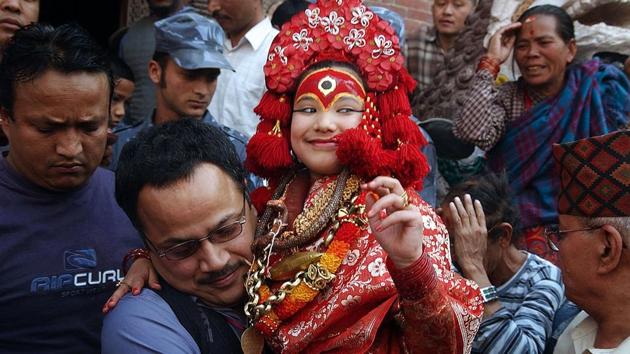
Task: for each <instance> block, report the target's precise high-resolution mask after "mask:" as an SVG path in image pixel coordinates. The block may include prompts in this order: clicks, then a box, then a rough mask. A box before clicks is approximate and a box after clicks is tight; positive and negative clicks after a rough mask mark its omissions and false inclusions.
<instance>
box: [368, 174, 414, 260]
mask: <svg viewBox="0 0 630 354" xmlns="http://www.w3.org/2000/svg"><path fill="white" fill-rule="evenodd" d="M361 188H363V189H364V190H368V191H371V192H372V193H369V194H368V196H367V198H366V204H367V210H368V214H367V216H368V219H369V222H370V228H371V229H372V233H373V234H374V237H375V238H376V240H377V241H378V242H379V243H380V245H381V247H383V249H384V250H385V252H387V254H388V255H389V257H390V259H391V260H392V262H393V263H394V265H395V266H396V268H398V269H403V268H406V267H408V266H410V265H411V264H413V263H414V262H415V261H417V260H418V258H420V256H422V239H423V237H424V236H423V232H424V227H423V220H422V215H421V214H420V211H419V210H418V208H417V207H416V206H414V205H410V204H409V202H408V197H407V198H405V197H404V196H405V195H406V194H404V193H406V192H405V189H404V188H403V187H402V186H401V184H400V182H399V181H398V180H397V179H395V178H392V177H383V176H380V177H376V178H375V179H374V180H372V181H371V182H369V183H366V184H364V185H362V186H361Z"/></svg>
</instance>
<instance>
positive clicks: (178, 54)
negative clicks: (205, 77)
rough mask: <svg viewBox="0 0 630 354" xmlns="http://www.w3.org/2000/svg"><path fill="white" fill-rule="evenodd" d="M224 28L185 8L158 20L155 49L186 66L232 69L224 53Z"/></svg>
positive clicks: (185, 67) (178, 63)
mask: <svg viewBox="0 0 630 354" xmlns="http://www.w3.org/2000/svg"><path fill="white" fill-rule="evenodd" d="M223 38H224V34H223V29H221V26H219V24H218V23H217V22H216V21H214V20H211V19H209V18H207V17H205V16H203V15H200V14H198V13H196V12H195V11H194V10H193V9H192V8H189V7H187V8H184V9H182V10H181V11H179V12H177V13H176V14H174V15H172V16H170V17H167V18H165V19H163V20H160V21H157V22H156V23H155V51H156V52H162V53H166V54H168V55H170V56H171V58H172V59H173V61H175V63H176V64H177V65H178V66H179V67H180V68H183V69H186V70H195V69H229V70H232V71H234V69H233V68H232V66H231V65H230V63H229V62H228V61H227V59H225V57H224V56H223Z"/></svg>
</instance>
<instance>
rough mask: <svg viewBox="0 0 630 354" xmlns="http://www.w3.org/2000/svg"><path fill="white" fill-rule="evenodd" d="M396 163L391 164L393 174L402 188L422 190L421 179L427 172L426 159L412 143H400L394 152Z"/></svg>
mask: <svg viewBox="0 0 630 354" xmlns="http://www.w3.org/2000/svg"><path fill="white" fill-rule="evenodd" d="M394 155H395V156H396V161H397V163H396V165H394V166H393V168H394V171H393V175H394V176H395V177H396V178H398V180H399V181H400V184H402V186H403V187H404V188H409V187H411V188H413V189H415V190H417V191H420V190H422V180H423V179H424V177H425V176H426V175H427V174H428V173H429V165H428V164H427V159H426V157H424V155H423V154H422V153H421V152H420V150H419V149H418V148H417V147H416V146H413V145H409V144H402V145H401V146H400V147H399V148H398V150H396V151H395V152H394Z"/></svg>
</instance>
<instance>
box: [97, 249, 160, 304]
mask: <svg viewBox="0 0 630 354" xmlns="http://www.w3.org/2000/svg"><path fill="white" fill-rule="evenodd" d="M146 284H148V285H149V287H150V288H151V289H153V290H160V289H161V288H162V287H161V286H160V282H159V281H158V276H157V273H156V272H155V268H153V265H152V264H151V261H150V260H148V259H144V258H140V259H137V260H135V261H134V262H133V264H132V265H131V267H130V268H129V271H128V272H127V275H125V277H124V278H123V279H122V280H121V281H120V282H119V283H118V284H117V286H118V287H117V289H116V291H114V293H113V294H112V296H110V297H109V299H108V300H107V302H105V305H103V309H102V311H103V313H108V312H109V311H111V310H112V309H113V308H114V307H116V305H117V304H118V301H120V299H121V298H122V297H123V296H125V294H126V293H128V292H129V291H131V294H132V295H134V296H135V295H138V294H140V292H141V291H142V288H144V286H145V285H146Z"/></svg>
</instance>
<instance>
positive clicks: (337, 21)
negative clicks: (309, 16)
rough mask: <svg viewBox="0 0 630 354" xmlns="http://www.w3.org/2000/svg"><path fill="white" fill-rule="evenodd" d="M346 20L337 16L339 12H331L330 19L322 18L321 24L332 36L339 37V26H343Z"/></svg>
mask: <svg viewBox="0 0 630 354" xmlns="http://www.w3.org/2000/svg"><path fill="white" fill-rule="evenodd" d="M345 21H346V20H345V19H344V18H343V17H339V15H337V11H331V12H330V15H328V17H325V16H324V17H322V18H321V19H320V22H321V24H322V26H324V30H325V31H326V32H328V33H330V34H334V35H338V34H339V26H341V25H343V23H344V22H345Z"/></svg>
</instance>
